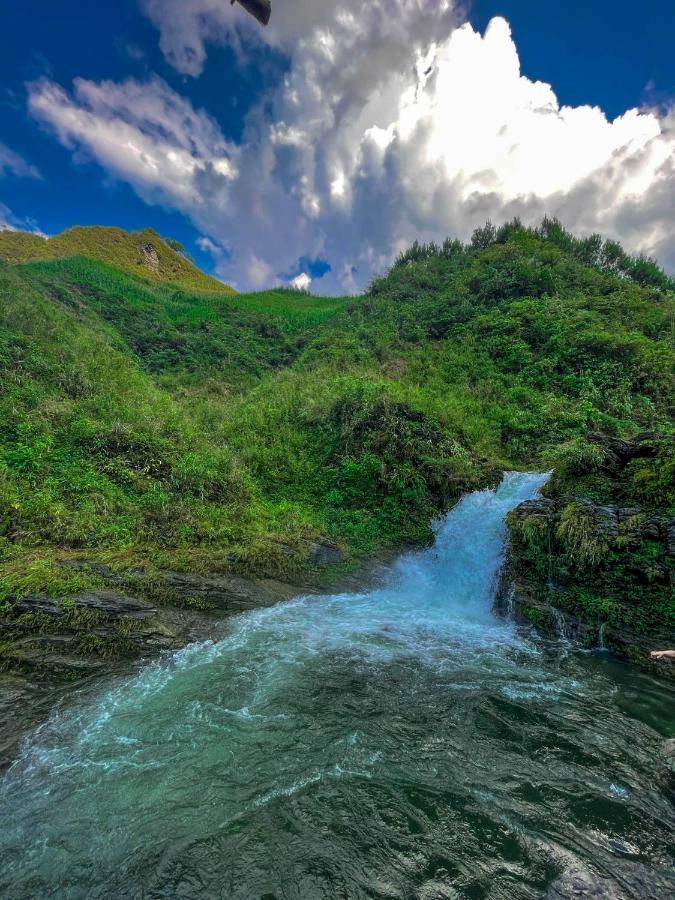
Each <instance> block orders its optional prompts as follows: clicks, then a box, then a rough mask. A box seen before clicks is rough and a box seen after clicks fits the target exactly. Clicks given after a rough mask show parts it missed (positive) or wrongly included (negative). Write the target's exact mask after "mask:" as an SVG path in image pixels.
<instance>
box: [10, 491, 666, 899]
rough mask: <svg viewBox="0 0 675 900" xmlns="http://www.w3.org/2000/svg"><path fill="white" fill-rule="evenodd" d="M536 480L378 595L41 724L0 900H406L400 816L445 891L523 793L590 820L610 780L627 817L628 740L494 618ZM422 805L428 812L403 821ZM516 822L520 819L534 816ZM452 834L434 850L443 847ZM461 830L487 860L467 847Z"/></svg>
mask: <svg viewBox="0 0 675 900" xmlns="http://www.w3.org/2000/svg"><path fill="white" fill-rule="evenodd" d="M545 481H546V476H545V475H540V474H519V473H510V474H507V475H506V476H505V477H504V480H503V481H502V484H501V485H500V486H499V488H498V489H497V490H495V491H493V490H485V491H479V492H476V493H473V494H471V495H469V496H467V497H465V498H464V499H463V500H462V501H461V502H460V503H459V504H458V505H457V506H456V507H455V508H454V509H453V510H452V512H451V513H450V514H449V515H448V516H446V517H445V518H443V519H441V520H439V522H438V523H437V525H436V529H435V533H436V540H435V542H434V545H433V546H432V547H430V548H428V549H426V550H424V551H422V552H419V553H411V554H408V555H405V556H403V557H401V558H400V559H399V560H398V561H397V562H396V563H395V564H394V565H393V566H392V568H391V570H390V572H389V574H388V577H387V578H386V579H385V581H384V583H383V584H382V585H381V586H380V587H378V588H377V589H375V590H372V591H368V592H363V593H353V594H338V595H332V596H325V597H316V596H310V597H301V598H298V599H297V600H293V601H290V602H287V603H283V604H280V605H278V606H276V607H273V608H271V609H262V610H257V611H254V612H250V613H245V614H242V615H240V616H238V617H236V618H234V619H232V620H230V622H229V623H228V625H227V632H226V634H225V636H224V637H223V639H222V640H220V641H210V642H204V643H199V644H193V645H191V646H189V647H186V648H185V649H183V650H181V651H180V652H178V653H175V654H173V655H172V656H169V657H166V658H164V659H162V660H159V661H157V662H155V663H153V664H151V665H148V666H147V667H145V668H144V669H143V670H142V671H140V672H139V673H138V674H137V675H136V676H135V677H133V678H129V679H125V680H122V681H120V682H119V683H118V684H117V685H115V686H114V687H113V688H111V689H109V690H107V691H105V692H104V693H102V694H101V695H100V696H99V697H98V698H97V699H96V700H95V701H94V702H93V703H92V702H90V703H87V704H84V705H82V706H81V707H75V708H72V709H71V710H69V711H67V712H64V713H61V714H60V715H58V716H55V717H54V718H53V719H52V720H51V722H50V723H49V724H48V725H47V726H45V727H44V728H43V729H41V730H40V732H38V733H37V734H36V735H35V736H34V737H33V738H32V739H31V741H30V742H29V743H28V744H27V745H26V747H25V748H24V751H23V753H22V756H21V758H20V759H19V760H18V761H17V763H16V764H15V766H14V767H13V768H12V769H11V770H10V772H9V773H8V775H7V777H6V778H5V780H4V783H3V784H2V787H1V788H0V823H3V824H2V827H1V828H0V855H1V856H2V859H3V871H2V873H0V894H3V892H5V893H6V894H7V896H12V897H13V898H20V897H29V896H36V895H45V891H47V892H49V891H51V892H52V893H53V894H57V895H58V896H60V897H61V896H62V897H85V896H86V897H88V898H89V897H108V896H140V895H148V896H190V897H191V896H195V897H197V896H212V895H214V896H232V897H242V898H249V897H253V896H262V895H263V894H264V893H265V892H267V894H268V895H269V896H276V893H275V892H276V891H277V889H279V891H280V894H279V895H280V896H284V897H290V898H298V900H302V898H304V897H312V898H313V897H324V896H325V897H333V896H337V895H338V893H339V891H338V888H339V885H340V884H342V886H343V893H344V896H349V897H350V898H351V897H355V898H358V897H361V896H363V897H366V896H368V897H371V896H376V895H377V896H381V895H384V896H399V895H400V896H403V895H404V894H405V895H406V896H407V895H410V896H412V895H413V893H414V891H416V890H418V889H420V890H421V888H422V886H423V885H425V884H427V885H433V884H435V880H434V879H435V876H434V878H432V877H431V876H427V875H425V874H424V872H421V873H419V872H416V870H415V871H413V870H411V869H410V861H409V860H408V861H406V860H407V856H406V853H407V851H405V852H404V850H403V849H402V848H404V847H405V846H407V844H406V841H408V840H412V841H413V843H415V841H414V840H413V839H412V838H410V839H409V838H405V839H404V838H403V837H402V834H403V832H405V833H407V828H408V826H407V825H405V823H406V822H407V821H408V820H410V821H412V820H413V819H414V820H415V821H417V820H419V822H423V824H419V825H418V826H416V827H419V828H420V829H421V831H420V840H421V841H422V843H421V844H419V846H418V847H417V850H416V851H415V852H416V853H417V855H418V856H419V858H420V859H422V858H425V857H426V855H428V854H432V855H433V853H437V854H438V853H440V850H439V849H438V847H436V843H437V842H438V841H439V840H441V838H442V840H444V841H446V844H447V845H448V846H449V845H450V844H452V845H453V847H454V850H453V852H454V853H455V854H456V858H455V860H454V862H453V865H454V866H455V868H456V869H457V871H458V872H461V871H462V870H463V867H464V866H465V865H466V866H467V867H468V869H470V870H471V871H473V870H475V871H476V872H478V873H480V872H481V871H483V870H484V871H486V872H487V871H488V870H489V869H490V867H491V866H494V867H496V868H495V870H494V871H495V872H497V873H498V872H500V871H501V868H500V867H502V866H503V865H504V864H505V858H506V857H504V853H506V851H502V850H499V849H497V850H495V849H494V848H493V849H492V850H486V849H485V847H486V846H488V845H490V841H492V843H493V844H494V842H495V841H496V842H497V843H496V844H495V846H497V845H498V844H499V841H500V840H501V839H498V838H497V837H496V835H498V834H499V833H500V832H501V830H503V828H504V822H507V821H508V822H517V821H518V820H519V816H520V817H521V818H522V816H524V815H525V810H526V809H529V807H528V806H527V804H526V803H525V800H524V799H518V791H521V790H522V791H523V792H524V793H523V798H524V797H526V796H530V795H532V796H537V797H538V796H539V794H538V789H537V790H535V789H534V788H532V784H535V783H538V782H539V783H541V782H543V781H545V780H546V779H550V778H554V779H560V781H561V783H568V782H569V781H570V779H574V778H575V777H577V778H579V779H582V780H583V778H586V783H587V784H588V785H591V787H589V788H588V790H589V791H591V792H592V791H593V790H597V792H598V794H599V796H600V797H601V800H600V801H598V802H602V803H605V804H606V803H608V802H610V801H608V800H607V797H608V796H610V797H614V798H615V799H616V801H617V802H619V794H618V792H617V791H616V790H612V791H609V790H608V788H607V785H608V784H611V785H612V786H614V785H619V784H620V785H622V786H623V785H626V788H625V790H626V791H629V793H628V794H627V795H626V796H628V797H630V798H631V801H630V802H633V800H632V798H633V797H634V796H638V797H639V796H640V792H639V791H634V790H633V788H632V787H631V779H632V780H633V782H635V781H636V779H637V780H639V777H638V775H637V774H636V772H637V771H638V768H639V767H638V766H637V763H636V762H635V761H633V762H627V763H624V764H622V765H621V766H614V765H613V764H610V763H609V762H608V756H607V752H608V745H607V743H606V740H607V735H611V736H612V737H611V740H612V741H614V742H615V743H618V742H619V741H623V737H622V736H623V735H624V732H625V734H626V743H625V747H626V751H625V752H626V753H627V754H630V753H633V752H634V751H633V743H634V727H632V726H631V727H630V728H628V727H626V726H625V725H624V722H623V719H622V718H621V717H620V715H619V714H618V713H616V712H611V711H608V708H607V704H608V698H609V697H611V689H609V688H608V685H607V683H605V682H603V683H602V685H601V686H600V687H597V686H594V682H592V681H588V680H580V678H579V677H578V673H577V672H573V671H567V670H565V669H564V668H561V667H560V665H559V664H555V665H551V664H550V662H549V661H548V660H547V659H546V658H545V657H544V655H543V654H542V651H541V650H540V649H538V648H537V646H536V644H534V643H533V642H532V640H531V638H530V636H529V635H523V634H522V633H519V631H518V629H516V627H515V626H514V625H513V624H512V623H511V622H510V621H507V620H504V619H500V618H497V617H496V616H495V614H494V613H493V609H492V606H493V597H494V588H495V582H496V579H497V576H498V572H499V568H500V564H501V561H502V554H503V551H504V538H505V525H504V517H505V515H506V513H507V512H508V511H509V510H510V509H513V508H514V507H515V506H517V505H518V504H519V503H520V502H522V501H523V500H525V499H528V498H530V497H533V496H536V494H537V492H538V491H539V489H540V488H541V486H542V485H543V484H544V483H545ZM565 665H570V663H569V662H568V663H566V664H565ZM580 698H583V704H582V703H580ZM602 713H604V720H602V724H601V725H600V726H598V725H597V722H598V721H599V719H600V718H601V715H602ZM598 727H600V728H606V731H603V732H598V733H596V732H597V729H598ZM543 735H551V737H550V738H546V740H549V739H550V740H552V741H558V742H559V743H560V746H561V747H563V748H564V749H563V750H562V751H559V752H561V753H562V754H563V756H561V757H559V758H558V757H556V756H552V757H550V756H547V753H546V752H544V750H543V749H542V751H541V752H542V753H543V755H542V757H541V759H538V757H537V754H538V753H539V752H540V751H539V750H538V749H537V748H539V747H542V748H545V747H546V740H545V739H544V737H543ZM598 735H599V736H598ZM649 739H650V738H649V736H648V735H647V736H643V741H646V742H647V743H648V742H649ZM542 742H543V743H542ZM622 746H623V744H622ZM565 754H568V756H569V762H565V763H564V764H563V762H562V761H561V760H563V759H566V758H567V757H565ZM610 757H611V753H610ZM585 758H587V760H590V762H588V761H587V762H579V761H578V760H583V759H585ZM584 765H588V766H589V767H590V768H589V773H588V775H587V776H586V774H583V777H582V774H581V773H582V768H583V766H584ZM596 765H597V766H599V767H600V769H601V770H602V772H601V777H600V776H598V774H597V772H596V771H595V768H594V767H595V766H596ZM580 767H581V768H580ZM591 770H592V771H591ZM575 772H576V775H575V774H574V773H575ZM521 781H522V786H521V787H518V785H519V784H520V782H521ZM511 782H513V783H512V784H510V783H511ZM507 783H509V784H510V787H509V788H508V790H506V789H505V785H507ZM528 785H529V787H528ZM595 785H599V787H597V789H596V788H595V787H594V786H595ZM646 785H647V786H646V788H643V792H644V790H645V789H646V790H648V791H651V793H652V802H654V803H656V805H657V807H658V806H659V805H661V806H662V799H661V798H660V795H658V794H654V793H653V791H652V789H651V788H650V787H649V780H647V782H646ZM633 787H634V785H633ZM558 789H559V787H558V784H557V781H556V782H555V787H554V788H553V787H552V788H551V790H552V791H554V793H555V791H557V790H558ZM622 790H624V788H623V787H622ZM419 792H422V794H424V793H425V792H426V794H427V796H428V800H427V801H425V804H426V805H429V804H430V805H431V806H433V807H434V813H433V816H432V815H431V813H429V817H427V813H426V812H425V813H424V814H422V813H421V812H420V811H419V810H416V809H415V803H416V801H411V799H410V797H411V796H412V797H414V796H416V795H417V794H418V793H419ZM439 792H440V793H439ZM528 792H529V793H528ZM420 796H421V795H420ZM486 797H489V800H488V801H486V800H485V798H486ZM432 798H434V799H432ZM621 798H622V799H621V802H623V803H626V802H628V800H626V799H624V797H623V794H622V795H621ZM529 802H530V801H528V803H529ZM531 802H532V803H534V804H535V805H534V806H533V807H532V809H533V810H534V811H531V812H528V813H527V815H532V816H535V814H536V812H537V811H538V809H539V807H538V804H541V803H543V800H539V799H537V800H536V802H535V801H531ZM411 803H412V806H411ZM467 804H468V806H467ZM473 806H476V809H481V810H482V811H481V813H480V816H482V817H483V818H482V819H481V818H479V819H476V818H475V816H474V814H473V813H471V812H470V810H471V809H472V808H473ZM436 807H437V808H436ZM425 809H426V806H425ZM465 809H466V810H468V811H469V812H465ZM622 814H623V813H622ZM420 816H421V817H422V818H421V819H420ZM448 816H449V818H448ZM410 817H412V819H411V818H410ZM548 819H549V814H548V813H545V815H544V821H548ZM455 820H456V825H457V828H459V829H460V831H459V832H457V833H455V832H453V834H454V837H451V836H449V835H448V834H445V831H444V830H447V828H449V827H450V826H451V824H452V822H453V821H455ZM478 821H480V822H482V823H483V824H481V825H480V828H479V831H480V829H483V830H484V829H488V832H489V833H490V835H492V837H490V839H489V840H488V839H487V838H486V837H485V836H484V837H483V838H480V839H479V838H478V837H477V836H476V834H477V833H476V828H477V827H478V826H477V824H476V823H477V822H478ZM603 821H604V820H603ZM443 823H444V824H443ZM509 827H511V826H509ZM514 827H515V826H514ZM518 827H522V826H518ZM537 827H538V828H543V829H544V831H543V832H541V833H540V834H539V837H535V836H533V835H532V834H530V836H528V837H527V838H526V839H524V843H523V846H522V848H521V849H519V850H518V851H517V854H516V855H517V856H518V859H519V860H520V862H519V863H518V865H519V866H521V868H522V872H523V873H526V872H527V873H529V874H523V880H522V884H521V882H520V881H518V879H516V880H515V881H513V883H510V886H509V887H508V888H505V891H506V893H504V896H509V897H514V898H517V897H520V896H521V893H520V887H521V886H522V888H523V892H524V893H523V894H522V896H532V895H531V894H530V893H528V891H529V888H528V887H527V884H528V883H529V882H528V879H530V881H532V879H534V878H535V875H533V874H532V872H533V871H534V870H535V869H536V867H537V865H539V863H537V859H539V857H538V855H537V854H539V853H540V851H539V850H534V851H533V850H532V847H535V846H539V845H540V844H541V842H542V841H543V844H545V845H546V846H548V843H549V842H550V840H549V839H544V838H543V836H542V835H543V833H544V832H545V831H546V828H547V827H548V826H544V825H541V826H537ZM575 827H576V826H574V827H573V826H572V825H570V824H569V823H567V825H565V829H567V830H569V832H570V834H573V835H574V842H575V847H576V848H577V850H576V851H575V852H579V851H578V847H579V846H585V844H584V841H586V842H587V843H588V846H589V848H591V849H589V850H588V851H587V852H588V853H599V852H600V851H599V850H598V849H597V848H598V847H599V846H600V844H599V843H598V842H597V841H595V839H593V840H591V839H590V838H588V839H587V838H585V837H583V836H582V837H580V836H579V835H577V834H576V832H575V831H574V828H575ZM401 829H403V831H401ZM439 829H440V831H439ZM490 829H496V830H494V834H493V831H491V830H490ZM596 831H597V829H596ZM643 831H644V828H643ZM441 832H443V834H445V836H444V837H442V834H441ZM488 832H486V834H487V833H488ZM565 833H566V832H565V830H564V829H563V834H565ZM593 833H595V832H593ZM644 833H646V832H644ZM460 835H461V836H460ZM422 839H423V840H422ZM560 839H561V840H563V838H560ZM556 840H557V838H556ZM638 840H639V838H638ZM476 841H477V843H476ZM485 841H487V844H486V843H485ZM447 842H449V844H448V843H447ZM606 845H607V844H606V841H605V843H603V844H602V847H605V846H606ZM411 846H412V845H411ZM490 846H492V845H490ZM607 846H609V845H607ZM434 847H436V849H435V850H434ZM446 849H447V848H446ZM411 852H412V851H411ZM443 852H446V851H443ZM448 852H449V851H448ZM515 852H516V851H515V850H514V849H511V850H509V851H508V853H507V854H506V855H507V857H508V855H509V854H513V853H515ZM546 852H549V851H546ZM603 852H604V850H603ZM607 852H609V851H607ZM270 854H271V855H270ZM531 855H532V859H530V856H531ZM312 859H321V860H322V866H323V869H322V870H321V871H322V872H323V874H317V870H315V868H312V865H311V864H310V863H309V862H308V861H309V860H312ZM448 865H450V863H448ZM509 865H514V863H513V861H512V862H511V863H509ZM457 867H459V868H457ZM413 869H414V867H413ZM530 870H531V871H530ZM376 871H377V872H379V873H380V874H379V875H376V874H375V872H376ZM551 871H553V869H551ZM458 877H459V876H458ZM462 877H463V876H462ZM498 877H502V876H498V875H496V874H494V873H493V875H491V876H490V878H498ZM509 877H510V876H509ZM536 877H541V878H542V879H544V880H543V881H542V884H543V883H545V881H546V877H548V876H546V877H545V876H544V875H541V876H536ZM551 877H552V876H551ZM392 878H393V879H394V880H393V881H392ZM508 880H509V879H508V878H507V882H508ZM653 882H654V884H657V883H658V878H656V879H655V880H654V879H653ZM376 883H377V884H380V883H381V884H384V885H388V887H386V888H383V889H382V890H384V894H382V893H381V892H380V894H377V893H375V894H373V893H372V891H373V890H374V887H373V885H375V884H376ZM495 883H497V882H495ZM428 890H436V888H432V887H428ZM400 892H401V893H400ZM411 892H413V893H411ZM3 895H4V894H3ZM414 895H415V896H417V894H416V893H415V894H414ZM434 896H435V895H434ZM439 896H441V894H439ZM443 896H445V895H444V894H443ZM458 896H460V895H458ZM462 896H463V895H462ZM471 896H483V894H481V893H480V892H475V891H474V893H473V894H471ZM486 896H487V895H486ZM495 896H502V894H495Z"/></svg>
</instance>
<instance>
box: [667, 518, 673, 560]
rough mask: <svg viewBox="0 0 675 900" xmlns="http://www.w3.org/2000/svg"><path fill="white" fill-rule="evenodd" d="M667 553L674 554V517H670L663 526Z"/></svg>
mask: <svg viewBox="0 0 675 900" xmlns="http://www.w3.org/2000/svg"><path fill="white" fill-rule="evenodd" d="M665 532H666V545H667V547H668V555H669V556H675V519H670V520H669V521H668V522H667V523H666V526H665Z"/></svg>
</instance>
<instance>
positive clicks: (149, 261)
mask: <svg viewBox="0 0 675 900" xmlns="http://www.w3.org/2000/svg"><path fill="white" fill-rule="evenodd" d="M138 249H139V250H140V253H141V262H142V263H143V265H144V266H145V267H146V268H148V269H150V270H151V271H152V272H158V271H159V254H158V253H157V250H156V249H155V247H154V246H153V244H150V243H147V244H141V245H140V247H139V248H138Z"/></svg>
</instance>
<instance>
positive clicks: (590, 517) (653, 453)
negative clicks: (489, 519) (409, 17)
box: [499, 433, 675, 676]
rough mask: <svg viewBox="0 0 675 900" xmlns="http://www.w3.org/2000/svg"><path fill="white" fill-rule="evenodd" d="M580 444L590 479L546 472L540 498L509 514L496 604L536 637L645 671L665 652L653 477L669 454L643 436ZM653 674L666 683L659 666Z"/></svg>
mask: <svg viewBox="0 0 675 900" xmlns="http://www.w3.org/2000/svg"><path fill="white" fill-rule="evenodd" d="M588 444H589V445H591V446H592V447H593V448H594V449H593V454H592V455H588V457H587V458H588V459H592V460H593V468H592V470H591V471H590V472H588V471H584V470H583V467H582V469H581V471H580V472H579V471H578V469H579V466H578V464H577V470H576V472H575V474H574V475H570V473H569V472H567V473H565V472H563V473H562V474H558V473H556V474H554V476H553V478H552V479H551V482H550V483H549V485H548V486H547V489H546V493H547V494H548V496H547V497H542V498H540V499H537V500H529V501H527V502H525V503H522V504H521V505H520V506H519V507H518V508H517V509H515V510H514V511H513V512H512V513H510V515H509V517H508V525H509V531H510V548H509V553H508V557H507V565H506V567H505V571H504V576H503V582H504V584H503V589H502V590H501V592H500V597H501V599H500V601H499V602H500V603H501V604H502V605H504V604H506V603H507V602H508V603H509V604H511V605H512V607H513V609H514V611H515V612H516V614H517V615H518V616H519V617H520V618H521V619H523V620H525V621H529V622H531V623H532V624H534V625H535V626H536V627H537V629H538V630H540V631H541V632H543V633H544V634H560V633H561V632H562V633H564V636H565V637H567V638H570V639H572V640H575V641H578V642H580V643H582V644H584V645H586V646H598V645H602V646H605V647H607V648H608V649H611V650H613V651H615V652H617V653H619V654H620V655H622V656H624V657H627V658H629V659H631V660H633V661H635V662H637V663H639V664H640V665H643V666H647V667H652V665H653V664H652V663H650V661H649V652H650V650H652V649H656V648H658V647H663V646H665V647H670V646H673V645H674V644H675V598H674V588H675V541H674V540H673V537H674V535H675V516H673V514H672V507H671V506H670V504H669V502H668V498H669V497H670V496H671V493H670V492H672V485H669V484H668V479H667V478H666V479H663V472H664V471H665V467H667V466H668V465H670V464H671V463H669V459H670V458H671V456H670V455H671V454H672V446H671V444H670V443H669V441H668V440H667V439H660V438H659V437H658V436H657V435H653V434H643V435H638V436H637V437H636V438H634V439H632V440H620V439H617V438H613V437H609V438H604V437H603V436H602V435H599V434H597V433H592V434H591V435H589V436H588ZM598 447H599V448H600V449H601V451H602V452H601V453H600V455H599V456H598V455H596V454H595V448H598ZM582 457H583V454H582ZM644 461H647V463H646V464H645V462H644ZM658 479H662V480H663V484H664V487H662V486H661V484H662V482H661V481H659V480H658ZM645 484H646V485H648V486H649V485H650V484H656V486H657V488H658V491H657V490H656V489H651V488H650V489H649V490H646V489H645ZM575 488H577V489H579V488H581V489H582V490H584V489H585V490H584V492H583V493H582V492H581V490H579V493H577V492H576V491H575ZM650 490H651V493H650V492H649V491H650ZM663 497H665V498H666V502H665V503H663V502H662V498H663ZM636 499H642V500H643V502H642V503H636V502H635V501H636ZM654 500H657V501H658V502H659V505H657V503H655V502H654ZM644 501H646V502H644ZM654 668H655V669H658V671H659V672H661V673H663V674H667V675H671V676H675V666H673V665H671V664H669V663H659V664H658V665H657V666H654Z"/></svg>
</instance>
